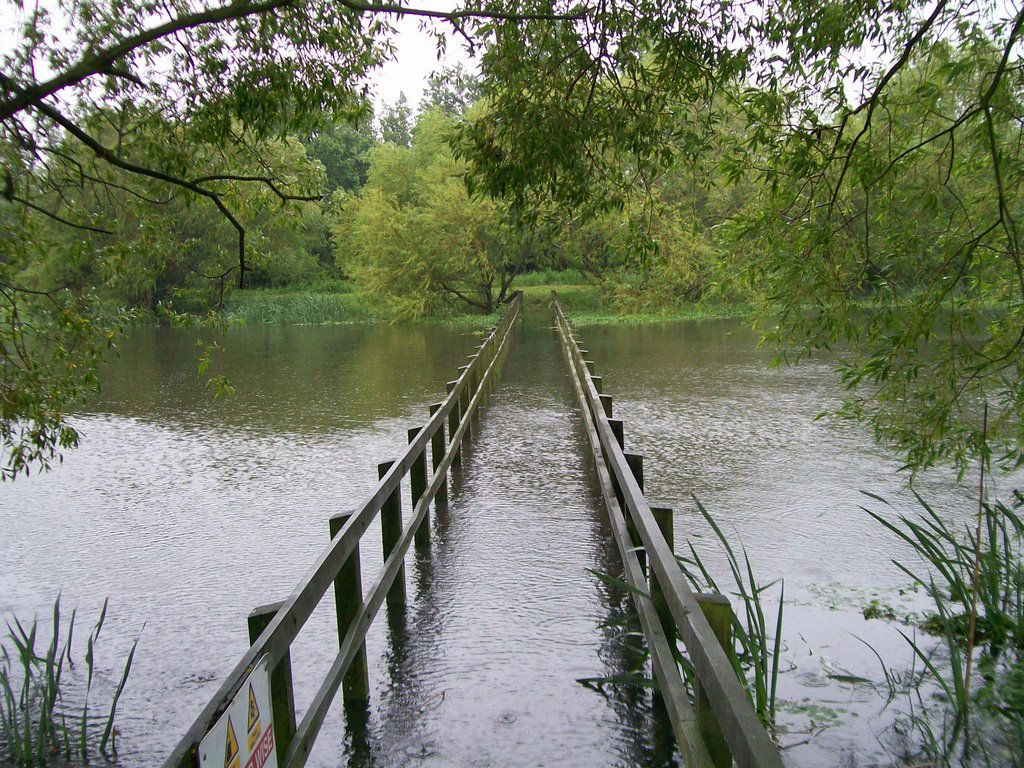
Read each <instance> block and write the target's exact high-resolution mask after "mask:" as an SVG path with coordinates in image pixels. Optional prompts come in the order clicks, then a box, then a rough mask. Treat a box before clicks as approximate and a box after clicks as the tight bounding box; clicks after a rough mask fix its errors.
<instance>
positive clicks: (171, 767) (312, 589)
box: [164, 292, 522, 768]
mask: <svg viewBox="0 0 1024 768" xmlns="http://www.w3.org/2000/svg"><path fill="white" fill-rule="evenodd" d="M521 308H522V294H521V293H519V292H517V294H516V295H515V297H514V299H513V300H512V301H511V302H510V303H509V308H508V310H507V311H506V312H505V315H504V316H503V317H502V319H501V321H500V322H499V323H498V326H497V327H496V328H495V330H494V332H492V333H491V334H489V336H488V339H489V340H491V343H492V346H493V344H494V343H497V340H498V339H499V338H500V340H501V342H500V346H499V349H505V348H507V344H508V340H509V338H510V337H511V333H510V331H511V328H512V326H513V324H514V323H515V321H516V320H517V319H518V318H519V314H520V311H521ZM479 368H486V370H487V371H488V373H487V374H486V376H490V375H491V372H492V371H493V370H494V367H493V359H490V360H486V361H485V359H484V357H477V358H475V359H474V361H473V362H472V363H471V364H470V365H469V366H466V367H465V369H464V370H462V373H461V375H460V376H459V378H458V379H457V380H456V382H455V385H454V386H453V387H452V388H451V391H450V392H449V393H448V395H447V397H446V398H445V399H444V401H443V402H442V406H441V408H440V409H438V411H437V412H436V413H435V414H434V415H433V416H431V418H430V420H429V421H428V422H427V423H426V424H425V425H424V426H423V428H422V429H421V430H420V432H419V434H418V435H417V437H416V440H415V441H414V442H413V443H411V444H410V445H409V447H408V448H407V449H406V451H405V452H404V453H403V454H402V455H401V456H400V457H399V458H398V459H397V460H396V461H395V463H394V464H393V465H392V467H391V468H390V469H389V470H388V471H387V472H386V473H385V475H384V477H382V478H381V480H380V482H379V483H378V485H377V487H376V488H375V489H374V491H373V493H372V494H371V495H370V497H369V498H368V499H367V500H366V501H365V502H364V503H363V504H362V506H360V507H359V508H357V510H356V512H355V513H354V514H353V515H351V516H350V517H349V519H348V521H347V522H346V523H345V524H344V526H343V527H342V528H341V530H340V531H339V533H338V535H337V536H335V537H334V538H333V539H332V540H331V543H330V545H329V546H328V547H327V548H326V549H324V550H323V551H322V552H321V553H320V555H319V556H318V557H317V559H316V560H315V561H314V563H313V565H312V566H311V567H310V568H309V570H308V571H306V573H305V575H304V576H303V578H302V579H301V580H300V582H299V584H298V585H297V586H296V587H295V589H294V590H293V591H292V593H291V595H289V596H288V598H287V599H286V600H285V601H284V605H283V606H282V607H281V610H280V611H278V612H277V613H276V614H275V615H274V617H273V619H271V620H270V622H269V623H268V624H267V626H266V628H265V629H264V630H263V632H262V633H261V634H260V636H259V637H258V638H257V639H256V641H255V642H254V643H253V644H252V645H251V646H250V648H249V650H248V651H246V653H245V654H243V656H242V658H241V659H240V660H239V661H238V662H237V663H236V664H235V666H234V668H233V669H232V670H231V672H230V673H228V675H227V677H226V678H225V680H224V682H223V683H221V685H220V687H219V688H218V689H217V692H216V693H215V694H214V696H213V697H212V698H211V699H210V701H209V702H208V703H207V704H206V706H205V707H203V709H202V711H201V712H200V713H199V715H198V716H197V717H196V719H195V720H194V721H193V723H192V725H191V726H190V727H189V729H188V731H186V733H185V735H184V736H183V737H182V739H181V740H180V741H179V742H178V744H177V745H176V746H175V748H174V750H173V751H172V752H171V754H170V755H169V756H168V758H167V759H166V760H165V761H164V768H195V765H196V761H197V759H198V753H197V747H198V745H199V742H200V741H201V740H202V738H203V736H204V735H206V732H207V731H208V730H209V729H210V728H211V727H212V726H213V724H214V723H215V722H216V720H217V718H218V717H219V716H220V714H221V712H223V711H224V709H225V708H226V707H227V705H228V703H230V701H231V699H232V697H233V696H234V695H235V693H236V692H237V690H238V688H239V686H240V685H241V683H242V681H243V680H244V679H245V677H246V676H247V675H248V674H249V672H250V671H251V670H252V669H253V668H254V666H255V663H256V661H257V660H258V659H260V658H261V657H262V656H263V655H264V654H270V664H271V667H272V668H273V667H274V666H276V665H277V664H278V663H280V661H281V660H282V659H283V658H284V657H285V655H287V654H288V651H289V648H290V646H291V643H292V641H293V640H294V639H295V637H296V636H297V635H298V633H299V631H300V630H301V629H302V627H303V625H304V624H305V622H306V621H307V620H308V619H309V616H310V615H311V614H312V612H313V610H314V609H315V608H316V607H317V605H319V603H320V600H321V599H322V598H323V596H324V594H325V593H326V592H327V590H328V589H329V588H330V587H331V585H332V584H333V582H334V578H335V577H336V575H337V574H338V572H339V571H340V570H341V568H342V567H343V566H344V564H345V562H346V561H347V559H348V558H349V557H350V556H351V555H352V553H353V552H354V551H355V548H356V547H357V546H358V543H359V540H360V538H361V537H362V535H363V534H364V533H365V532H366V529H367V528H368V527H369V526H370V523H371V522H372V521H373V519H374V518H375V517H376V516H377V514H378V513H379V511H380V509H381V508H382V507H383V506H384V504H385V503H386V502H387V500H388V499H389V497H390V496H391V495H392V494H393V493H394V492H395V490H396V489H398V488H400V485H401V482H402V478H403V477H404V476H405V474H406V473H407V472H408V471H409V469H410V468H411V467H412V464H413V462H414V460H415V457H416V456H417V455H418V454H421V453H422V452H423V451H424V450H425V448H426V446H427V445H428V444H429V443H430V441H431V440H432V438H433V436H434V434H435V433H436V432H437V430H438V429H441V428H442V425H443V424H444V422H445V420H447V419H448V417H449V414H450V413H451V411H452V410H453V409H454V408H455V404H456V403H457V402H459V401H460V400H462V399H463V398H465V399H466V400H468V401H469V402H473V403H478V402H479V399H478V398H475V397H474V398H469V397H468V389H469V382H470V381H471V380H472V378H473V377H474V376H475V375H476V373H477V371H478V369H479ZM467 415H469V414H463V416H464V418H463V422H465V416H467ZM457 433H458V439H459V440H461V437H462V435H463V434H464V433H465V429H464V428H462V427H460V429H459V430H458V431H457ZM452 442H454V443H456V444H457V441H456V439H455V438H454V437H453V438H452ZM449 456H450V452H449ZM446 462H447V464H446V466H447V465H448V464H450V458H448V459H446ZM435 492H436V489H435ZM431 498H432V497H431Z"/></svg>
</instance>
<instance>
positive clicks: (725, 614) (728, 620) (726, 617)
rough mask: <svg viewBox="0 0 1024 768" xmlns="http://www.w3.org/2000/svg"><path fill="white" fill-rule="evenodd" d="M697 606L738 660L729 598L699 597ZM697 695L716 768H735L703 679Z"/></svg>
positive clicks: (699, 716) (703, 731)
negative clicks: (733, 637)
mask: <svg viewBox="0 0 1024 768" xmlns="http://www.w3.org/2000/svg"><path fill="white" fill-rule="evenodd" d="M697 603H698V604H699V605H700V609H701V611H703V612H704V618H706V619H707V620H708V624H710V625H711V631H712V632H714V633H715V637H716V638H717V640H718V642H719V644H720V645H721V646H722V649H723V650H724V651H725V655H726V656H727V657H728V658H729V660H730V661H732V660H733V659H734V658H735V653H736V650H735V647H734V645H733V642H732V606H731V605H729V599H728V598H727V597H725V595H718V594H706V593H699V594H697ZM694 692H695V697H694V698H695V699H696V702H695V703H696V707H695V708H696V710H697V726H698V727H699V728H700V732H701V736H703V737H704V743H705V744H707V745H708V752H709V753H710V754H711V761H712V762H713V763H714V764H715V768H731V766H732V753H731V752H730V751H729V744H728V743H727V742H726V740H725V735H724V734H723V733H722V728H721V726H719V724H718V721H717V720H716V719H715V713H714V711H713V710H712V709H711V702H710V701H709V700H708V695H707V692H706V691H705V690H704V686H703V685H701V684H700V680H695V681H694Z"/></svg>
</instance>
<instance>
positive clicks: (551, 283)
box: [224, 270, 753, 328]
mask: <svg viewBox="0 0 1024 768" xmlns="http://www.w3.org/2000/svg"><path fill="white" fill-rule="evenodd" d="M513 288H515V289H518V290H522V291H523V295H524V298H525V300H526V309H527V311H541V310H545V309H546V308H547V306H548V305H549V303H550V300H551V292H552V291H553V290H554V291H556V292H557V293H558V296H559V299H560V300H561V302H562V305H563V306H564V307H565V308H566V310H567V312H568V313H569V315H570V316H571V317H572V319H573V321H574V322H575V323H577V324H578V325H581V326H585V325H610V324H629V325H637V324H643V323H658V322H669V321H674V320H696V319H716V318H744V317H748V316H750V315H751V314H752V311H753V310H752V308H751V306H750V305H749V304H746V303H730V302H722V301H718V302H711V301H701V302H696V303H680V304H675V305H672V306H667V307H658V308H654V309H651V310H648V311H643V312H624V311H621V310H620V309H619V308H617V307H616V306H614V305H613V303H612V302H611V301H610V300H609V298H608V297H607V295H606V294H605V293H604V292H603V291H602V289H601V286H600V285H598V284H597V283H594V282H591V281H588V280H586V279H585V278H584V277H582V276H581V275H579V273H576V272H574V271H572V270H569V271H565V272H550V271H548V272H540V273H532V274H527V275H523V276H522V277H521V278H519V279H518V280H517V281H516V282H515V283H514V284H513ZM498 314H499V313H493V314H491V315H485V314H481V313H479V312H472V311H466V312H459V313H455V314H450V315H445V316H435V317H427V318H424V320H425V321H426V322H439V323H442V324H445V325H453V326H461V327H467V328H472V327H481V328H482V327H486V326H487V325H490V324H491V323H492V322H493V321H494V319H495V318H496V317H497V316H498ZM224 316H225V317H226V319H227V320H228V321H229V322H231V323H236V324H240V325H260V324H270V325H331V324H337V323H367V322H377V321H383V320H386V319H387V318H386V317H384V316H383V315H382V314H381V313H380V312H378V311H377V310H376V309H375V308H374V306H373V302H372V300H371V299H369V298H368V297H367V296H366V295H365V294H363V293H362V292H360V291H359V289H358V288H357V287H356V286H355V285H354V284H351V283H344V282H332V283H331V284H330V285H329V286H325V288H320V287H316V286H312V287H304V288H254V289H248V290H245V291H235V292H233V293H231V294H230V295H229V296H228V297H227V299H226V300H225V303H224Z"/></svg>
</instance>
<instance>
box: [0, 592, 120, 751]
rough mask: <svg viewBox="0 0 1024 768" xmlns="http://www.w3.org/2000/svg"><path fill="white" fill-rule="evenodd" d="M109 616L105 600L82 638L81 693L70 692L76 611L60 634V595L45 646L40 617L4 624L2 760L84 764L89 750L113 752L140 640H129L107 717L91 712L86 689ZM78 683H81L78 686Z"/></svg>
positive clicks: (14, 619)
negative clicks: (120, 705)
mask: <svg viewBox="0 0 1024 768" xmlns="http://www.w3.org/2000/svg"><path fill="white" fill-rule="evenodd" d="M106 615H107V601H106V600H104V602H103V608H102V609H101V611H100V616H99V620H98V621H97V622H96V625H95V626H94V627H93V630H92V632H91V633H90V634H89V637H88V639H87V641H86V652H85V682H84V691H83V690H75V691H74V693H75V694H77V695H76V696H75V697H74V698H75V699H76V700H77V699H80V703H77V702H76V704H74V705H73V704H72V703H71V698H72V696H71V695H70V694H69V693H68V689H69V687H71V686H70V683H71V682H78V681H70V680H69V676H68V674H67V673H68V671H69V670H73V669H74V667H75V662H74V659H73V657H72V641H73V639H74V631H75V620H76V618H77V611H72V612H71V618H70V620H69V621H68V623H67V627H66V630H65V635H64V636H63V637H62V627H61V611H60V596H59V595H58V596H57V599H56V600H54V603H53V618H52V624H51V625H50V638H49V642H48V643H46V645H45V650H43V645H42V642H41V641H42V638H41V636H40V625H39V621H38V620H33V621H32V623H31V624H29V625H28V626H27V628H26V626H25V625H23V624H22V623H21V621H19V620H18V618H17V617H16V616H12V618H11V620H10V621H9V622H8V623H7V628H8V640H9V641H10V643H11V644H12V645H13V650H11V649H8V646H7V644H6V643H5V644H2V645H0V760H4V759H5V760H7V761H10V763H12V764H13V765H15V766H19V767H21V766H33V765H45V764H46V763H47V761H48V760H50V759H52V758H54V757H58V756H61V757H63V758H64V759H65V760H71V759H77V760H80V761H81V762H83V763H86V762H88V760H89V756H90V754H94V753H99V754H100V755H104V756H106V755H107V754H108V753H109V752H114V753H116V747H115V742H114V739H115V733H116V732H115V730H114V717H115V715H116V713H117V705H118V702H119V701H120V698H121V694H122V692H123V691H124V686H125V683H126V682H127V680H128V674H129V672H130V671H131V667H132V661H133V659H134V658H135V649H136V647H137V645H138V639H136V640H135V642H133V643H132V646H131V649H130V651H129V652H128V656H127V659H126V661H125V664H124V668H123V671H122V673H121V678H120V680H119V681H118V684H117V688H116V690H115V691H114V693H113V695H112V697H111V699H110V704H109V708H106V714H105V715H98V716H97V715H93V714H92V713H91V712H90V701H89V697H90V693H91V692H92V685H93V674H94V671H95V669H96V644H97V641H98V639H99V635H100V631H101V630H102V628H103V623H104V621H105V619H106ZM79 687H80V686H79Z"/></svg>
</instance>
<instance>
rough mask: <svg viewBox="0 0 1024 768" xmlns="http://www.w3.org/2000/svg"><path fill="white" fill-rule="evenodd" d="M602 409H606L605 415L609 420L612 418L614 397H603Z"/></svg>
mask: <svg viewBox="0 0 1024 768" xmlns="http://www.w3.org/2000/svg"><path fill="white" fill-rule="evenodd" d="M601 407H602V408H604V415H605V416H607V417H608V418H609V419H610V418H611V417H612V396H611V395H601Z"/></svg>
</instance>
